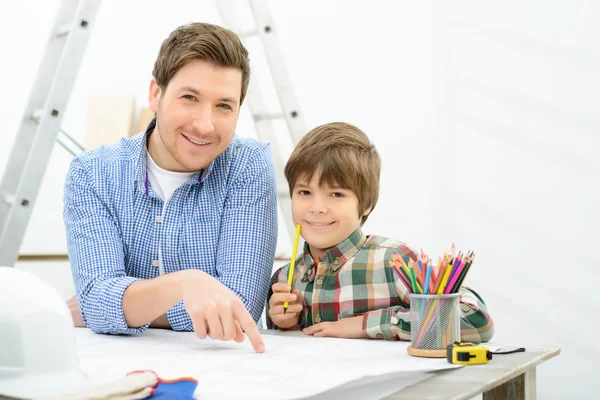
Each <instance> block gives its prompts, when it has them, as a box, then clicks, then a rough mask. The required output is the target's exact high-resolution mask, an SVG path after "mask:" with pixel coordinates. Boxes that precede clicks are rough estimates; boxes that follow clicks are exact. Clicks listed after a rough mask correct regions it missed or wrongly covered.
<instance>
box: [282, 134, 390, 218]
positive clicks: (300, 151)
mask: <svg viewBox="0 0 600 400" xmlns="http://www.w3.org/2000/svg"><path fill="white" fill-rule="evenodd" d="M380 170H381V158H380V157H379V153H378V152H377V149H376V148H375V145H373V144H372V143H371V141H370V140H369V137H368V136H367V135H366V134H365V133H364V132H363V131H361V130H360V129H358V128H357V127H356V126H354V125H351V124H348V123H345V122H332V123H329V124H325V125H321V126H317V127H316V128H314V129H313V130H311V131H310V132H308V133H307V134H306V135H304V137H302V139H301V140H300V142H299V143H298V145H297V146H296V148H295V149H294V151H293V152H292V155H291V156H290V158H289V160H288V162H287V164H286V166H285V178H286V179H287V181H288V185H289V187H290V195H291V194H292V193H293V191H294V186H295V185H296V183H297V180H298V178H299V177H301V176H303V175H304V174H306V178H307V179H308V180H310V179H311V178H312V176H313V174H314V173H315V172H318V171H320V172H321V177H320V179H319V185H322V184H323V182H326V183H327V184H328V185H329V186H333V185H338V186H340V187H341V188H344V189H347V190H351V191H352V192H353V193H354V194H356V197H358V215H361V216H362V215H363V214H364V213H365V211H366V210H368V209H369V207H370V208H371V211H370V212H369V214H370V213H371V212H372V211H373V208H375V204H377V199H378V198H379V172H380ZM369 214H367V215H365V216H363V217H362V220H361V225H362V224H364V223H365V221H366V220H367V218H368V216H369Z"/></svg>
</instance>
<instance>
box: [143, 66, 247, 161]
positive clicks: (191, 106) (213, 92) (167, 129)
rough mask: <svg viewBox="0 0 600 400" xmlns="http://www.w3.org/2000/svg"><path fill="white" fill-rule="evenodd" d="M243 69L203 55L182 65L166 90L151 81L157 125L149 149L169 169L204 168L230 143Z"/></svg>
mask: <svg viewBox="0 0 600 400" xmlns="http://www.w3.org/2000/svg"><path fill="white" fill-rule="evenodd" d="M241 88H242V71H241V70H239V69H237V68H225V67H219V66H216V65H215V64H213V63H210V62H207V61H203V60H193V61H190V62H188V63H187V64H185V65H184V66H183V67H182V68H181V69H179V71H177V73H176V74H175V75H174V76H173V77H172V78H171V81H170V82H169V83H168V85H167V87H166V88H165V90H164V91H163V90H161V89H160V87H159V86H158V84H157V83H156V81H155V80H154V79H152V82H151V83H150V94H149V103H150V109H151V110H152V111H153V112H154V113H156V128H155V130H154V132H153V133H152V135H151V136H150V142H149V144H148V150H149V151H150V155H151V156H152V158H153V159H154V161H155V162H156V163H157V164H158V165H159V166H160V167H162V168H164V169H167V170H170V171H178V172H193V171H198V170H200V169H203V168H205V167H207V166H208V165H209V164H210V163H211V162H212V161H213V160H214V159H215V158H217V157H218V156H219V155H220V154H221V153H223V151H225V149H226V148H227V147H228V146H229V144H230V143H231V140H232V138H233V135H234V133H235V126H236V123H237V120H238V116H239V109H240V104H239V102H240V94H241Z"/></svg>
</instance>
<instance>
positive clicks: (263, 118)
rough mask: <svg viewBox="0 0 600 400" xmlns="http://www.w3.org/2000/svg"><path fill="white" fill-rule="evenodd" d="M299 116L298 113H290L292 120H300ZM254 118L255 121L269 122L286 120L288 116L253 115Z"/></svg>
mask: <svg viewBox="0 0 600 400" xmlns="http://www.w3.org/2000/svg"><path fill="white" fill-rule="evenodd" d="M298 117H299V114H298V112H297V111H293V110H292V111H290V118H298ZM252 118H254V120H255V121H267V120H274V119H285V118H286V116H285V115H284V114H283V113H275V114H262V113H261V114H252Z"/></svg>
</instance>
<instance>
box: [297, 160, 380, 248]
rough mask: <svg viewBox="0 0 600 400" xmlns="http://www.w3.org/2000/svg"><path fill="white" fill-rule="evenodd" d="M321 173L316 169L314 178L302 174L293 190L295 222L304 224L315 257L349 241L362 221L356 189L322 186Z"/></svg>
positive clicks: (304, 231)
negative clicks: (309, 178) (308, 178)
mask: <svg viewBox="0 0 600 400" xmlns="http://www.w3.org/2000/svg"><path fill="white" fill-rule="evenodd" d="M320 176H321V174H320V173H319V172H315V173H314V174H313V176H312V179H311V180H310V181H307V177H306V176H300V178H298V180H297V181H296V185H295V187H294V191H293V192H292V216H293V219H294V223H295V224H301V225H302V230H301V233H302V237H303V238H304V240H305V241H306V242H307V243H308V244H309V247H310V253H311V255H312V256H313V257H314V258H318V257H319V256H321V255H322V254H323V252H325V250H327V249H328V248H330V247H333V246H336V245H338V244H340V243H341V242H343V241H344V240H346V239H347V238H348V236H350V234H351V233H352V232H354V231H355V230H356V229H357V228H358V227H359V226H360V221H361V216H360V215H359V214H358V198H357V197H356V195H355V194H354V192H352V191H351V190H348V189H342V188H339V187H335V186H334V187H330V186H329V185H327V184H326V183H325V182H323V185H322V186H319V178H320ZM368 211H369V210H367V211H366V212H365V215H366V214H368Z"/></svg>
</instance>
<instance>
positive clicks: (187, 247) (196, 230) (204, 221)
mask: <svg viewBox="0 0 600 400" xmlns="http://www.w3.org/2000/svg"><path fill="white" fill-rule="evenodd" d="M180 226H181V228H180V230H179V235H180V240H179V246H178V249H179V265H180V268H181V269H200V270H202V271H204V272H206V273H208V274H210V275H212V276H216V272H217V271H216V256H217V248H218V245H219V231H220V228H221V225H220V216H219V213H218V212H217V211H216V210H214V209H213V208H212V207H205V208H203V209H202V210H197V211H195V212H194V213H192V214H188V215H187V216H183V217H182V220H181V221H180Z"/></svg>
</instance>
